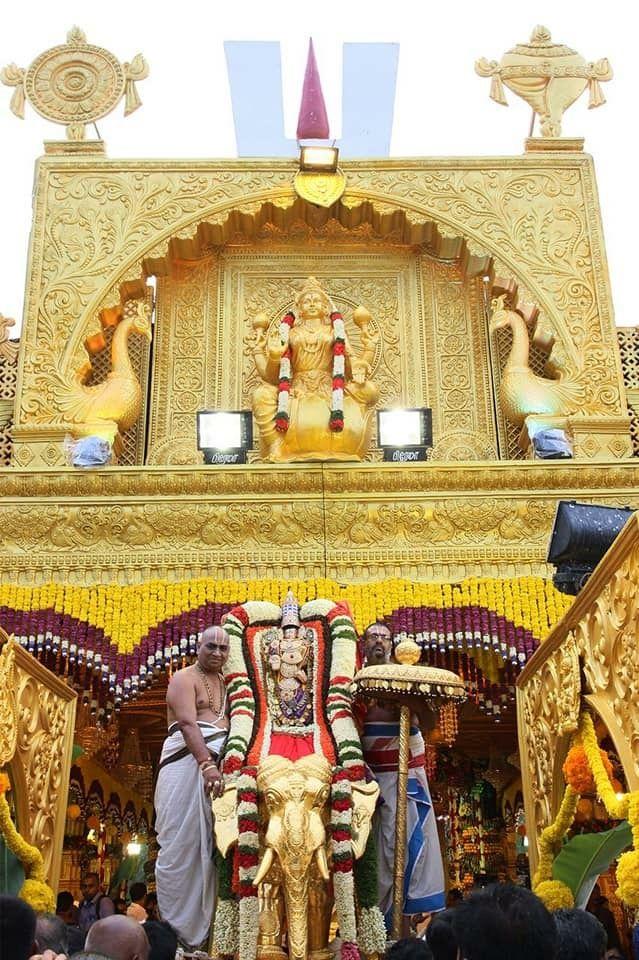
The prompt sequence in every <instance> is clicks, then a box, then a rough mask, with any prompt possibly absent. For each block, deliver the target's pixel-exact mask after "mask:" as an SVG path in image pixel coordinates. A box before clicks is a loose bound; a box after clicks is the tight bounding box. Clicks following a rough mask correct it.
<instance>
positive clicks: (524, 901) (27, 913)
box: [0, 884, 636, 960]
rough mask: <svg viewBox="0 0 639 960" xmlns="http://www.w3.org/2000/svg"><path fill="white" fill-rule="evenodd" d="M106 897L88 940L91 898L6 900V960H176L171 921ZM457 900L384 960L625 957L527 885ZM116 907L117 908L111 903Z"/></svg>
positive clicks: (584, 919)
mask: <svg viewBox="0 0 639 960" xmlns="http://www.w3.org/2000/svg"><path fill="white" fill-rule="evenodd" d="M92 889H93V886H92V884H91V885H90V886H89V887H88V888H86V887H85V891H86V892H88V893H91V890H92ZM130 893H131V894H133V893H136V894H139V895H140V896H139V900H141V891H140V887H137V889H135V887H132V889H131V891H130ZM99 897H100V898H101V899H99V900H98V898H99ZM106 899H107V898H105V897H102V896H101V895H100V894H99V893H96V894H95V895H94V896H93V897H91V900H92V901H94V904H93V905H94V907H95V910H94V911H93V914H92V919H91V920H90V921H89V925H88V929H87V931H86V936H84V935H83V933H82V927H81V926H80V925H79V923H74V922H70V921H73V920H74V919H77V920H80V919H82V918H83V917H84V918H86V917H87V916H88V914H89V910H88V907H87V900H86V896H85V900H84V901H83V904H82V905H81V906H80V910H79V911H78V916H77V917H74V916H73V915H71V914H70V912H69V911H70V907H69V905H68V903H67V898H66V897H65V896H64V895H63V894H60V895H59V897H58V913H57V915H55V916H54V915H52V914H40V915H36V914H35V913H34V911H33V910H32V909H31V907H30V906H29V905H28V904H26V903H25V902H24V901H22V900H19V899H18V898H16V897H9V896H0V958H2V960H67V958H70V960H174V958H175V957H176V952H177V949H178V944H177V937H176V934H175V931H174V930H173V929H172V928H171V927H170V925H169V924H167V923H163V922H161V921H158V920H153V919H150V918H149V916H148V911H146V906H147V904H146V903H141V902H137V901H132V903H131V904H130V905H129V906H128V908H127V914H128V915H122V914H121V913H118V912H116V911H115V909H113V911H112V912H110V913H108V914H107V911H108V910H109V909H110V908H109V907H106V908H105V914H106V915H104V916H100V914H101V913H102V903H103V902H104V901H105V900H106ZM96 900H97V903H96V902H95V901H96ZM451 902H452V903H453V905H452V906H449V907H448V908H447V909H446V910H443V911H442V912H439V913H437V914H435V915H434V916H433V918H432V919H431V921H430V923H429V924H428V926H427V928H426V931H425V934H424V935H423V936H422V937H418V936H416V937H412V938H406V939H402V940H399V941H397V942H396V943H394V944H392V945H391V946H390V947H389V949H388V951H387V953H386V958H385V960H604V958H606V960H625V958H624V955H623V953H621V951H620V950H619V949H618V948H617V947H612V948H611V949H610V943H609V942H608V936H607V933H606V929H605V927H604V925H603V924H602V923H601V921H600V920H598V919H597V918H596V917H595V916H594V915H593V914H592V913H588V912H587V911H585V910H558V911H557V912H556V913H553V914H551V913H549V912H548V910H547V909H546V907H545V906H544V905H543V903H542V902H541V900H539V899H538V897H536V896H535V894H534V893H531V891H530V890H527V889H526V888H524V887H519V886H514V885H513V884H495V885H493V886H489V887H485V888H484V889H481V890H476V891H473V892H472V893H470V894H469V895H468V896H467V897H465V898H462V897H459V898H450V899H449V903H451ZM134 904H135V905H137V906H138V907H140V908H141V909H142V910H144V911H145V912H147V917H146V918H144V919H143V918H142V917H141V916H140V915H139V914H138V911H136V910H133V911H131V907H132V906H133V905H134ZM148 905H149V906H152V903H150V904H148ZM82 906H85V910H84V911H83V910H82ZM110 906H111V907H114V904H113V902H112V901H111V902H110ZM136 915H137V916H140V919H136ZM83 922H85V923H86V922H87V921H86V919H85V920H84V921H83ZM76 932H77V934H79V936H80V937H82V939H83V944H82V948H81V949H80V950H78V951H75V952H74V947H73V946H72V942H73V943H75V942H77V941H72V933H76ZM635 960H636V958H635Z"/></svg>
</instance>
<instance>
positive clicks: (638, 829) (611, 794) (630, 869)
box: [580, 712, 639, 910]
mask: <svg viewBox="0 0 639 960" xmlns="http://www.w3.org/2000/svg"><path fill="white" fill-rule="evenodd" d="M580 734H581V740H582V743H583V746H584V750H585V751H586V757H587V758H588V763H589V764H590V769H591V770H592V775H593V777H594V778H595V784H596V787H597V793H598V794H599V796H600V797H601V801H602V803H603V805H604V807H605V808H606V811H607V812H608V816H610V817H612V818H613V819H614V820H628V823H629V824H630V828H631V830H632V846H633V849H632V850H628V851H627V852H626V853H622V855H621V856H620V857H619V862H618V864H617V883H618V884H619V886H618V887H617V891H616V893H617V896H618V897H619V899H620V900H621V901H622V903H625V904H626V906H628V907H630V908H631V909H635V910H636V909H637V908H639V791H637V790H635V791H634V792H633V793H626V794H624V795H623V797H621V798H620V799H618V798H617V794H616V793H615V790H614V788H613V786H612V784H611V782H610V778H609V776H608V774H607V772H606V769H605V767H604V765H603V761H602V759H601V753H600V751H599V743H598V742H597V734H596V732H595V725H594V723H593V722H592V717H591V716H590V714H589V713H587V712H584V713H583V714H582V716H581V722H580Z"/></svg>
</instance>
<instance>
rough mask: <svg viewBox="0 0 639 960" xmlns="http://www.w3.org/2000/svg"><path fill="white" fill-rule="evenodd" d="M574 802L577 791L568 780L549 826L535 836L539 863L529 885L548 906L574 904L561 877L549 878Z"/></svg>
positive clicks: (568, 888) (563, 907)
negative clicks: (558, 806)
mask: <svg viewBox="0 0 639 960" xmlns="http://www.w3.org/2000/svg"><path fill="white" fill-rule="evenodd" d="M578 803H579V794H578V793H577V792H576V791H575V790H574V789H573V787H571V786H570V784H568V786H567V787H566V789H565V791H564V796H563V800H562V801H561V806H560V808H559V812H558V813H557V816H556V817H555V819H554V821H553V822H552V823H551V824H550V826H549V827H546V828H545V829H544V830H542V832H541V836H540V838H539V866H538V867H537V872H536V873H535V876H534V877H533V883H532V888H533V892H534V893H536V894H537V896H538V897H539V898H540V899H541V900H543V902H544V903H545V905H546V907H547V908H548V909H549V910H562V909H567V910H569V909H571V908H572V907H574V905H575V900H574V897H573V895H572V890H571V889H570V887H568V886H566V884H565V883H562V882H561V880H553V876H552V865H553V861H554V859H555V857H556V856H557V854H558V853H559V850H560V849H561V845H562V842H563V839H564V836H565V835H566V833H567V832H568V830H570V827H571V826H572V824H573V821H574V819H575V813H576V811H577V804H578Z"/></svg>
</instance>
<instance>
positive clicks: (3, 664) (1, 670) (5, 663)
mask: <svg viewBox="0 0 639 960" xmlns="http://www.w3.org/2000/svg"><path fill="white" fill-rule="evenodd" d="M4 637H5V634H4V633H2V635H1V636H0V640H1V639H3V638H4ZM15 673H16V671H15V646H14V644H12V643H6V642H5V644H4V646H3V647H2V648H0V690H1V691H2V696H0V768H2V767H4V766H6V764H7V763H9V761H10V760H11V759H12V757H13V755H14V753H15V752H16V746H17V744H18V709H17V705H16V695H15V684H16V676H15Z"/></svg>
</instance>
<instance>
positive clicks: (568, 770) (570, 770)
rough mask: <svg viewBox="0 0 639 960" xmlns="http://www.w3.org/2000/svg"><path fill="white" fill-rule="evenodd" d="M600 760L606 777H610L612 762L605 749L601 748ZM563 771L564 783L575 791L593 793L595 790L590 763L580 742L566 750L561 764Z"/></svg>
mask: <svg viewBox="0 0 639 960" xmlns="http://www.w3.org/2000/svg"><path fill="white" fill-rule="evenodd" d="M600 753H601V760H602V763H603V765H604V768H605V770H606V774H607V776H608V777H612V773H613V770H612V764H611V762H610V760H609V758H608V754H607V753H606V751H605V750H601V751H600ZM563 773H564V777H565V779H566V783H569V784H570V786H571V787H572V788H573V790H575V791H576V793H588V794H593V793H594V792H595V789H596V788H595V778H594V777H593V775H592V772H591V770H590V764H589V762H588V757H587V756H586V751H585V749H584V747H583V745H582V744H580V743H578V744H575V746H574V747H571V748H570V750H569V751H568V755H567V757H566V761H565V763H564V765H563Z"/></svg>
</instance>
